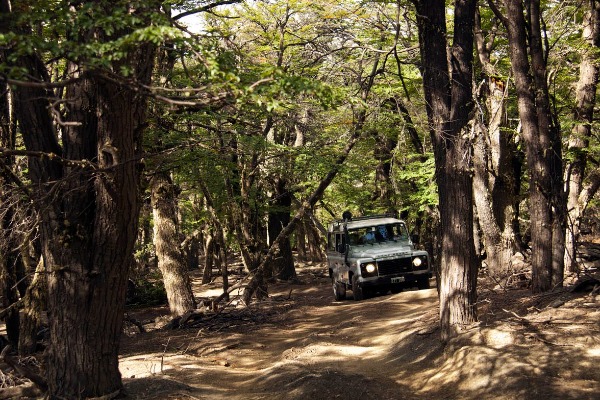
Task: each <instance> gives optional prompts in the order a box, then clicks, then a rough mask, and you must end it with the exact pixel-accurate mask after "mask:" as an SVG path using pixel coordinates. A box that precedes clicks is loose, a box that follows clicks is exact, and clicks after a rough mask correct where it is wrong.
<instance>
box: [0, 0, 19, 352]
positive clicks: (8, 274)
mask: <svg viewBox="0 0 600 400" xmlns="http://www.w3.org/2000/svg"><path fill="white" fill-rule="evenodd" d="M0 10H1V12H0V15H1V16H3V14H5V13H8V12H9V8H8V5H7V4H6V2H5V1H2V2H0ZM3 33H5V32H3ZM5 61H6V56H5V53H4V51H2V52H0V62H1V63H5ZM9 93H10V92H9V86H8V84H7V83H6V81H2V82H0V146H1V147H4V148H7V149H14V147H15V137H14V135H15V129H14V121H13V118H12V109H11V106H10V97H9V96H10V95H9ZM12 165H13V160H12V158H11V157H6V158H3V159H0V167H1V171H2V173H0V205H2V210H0V211H1V213H0V214H1V217H0V233H1V234H2V236H3V238H4V239H3V240H2V241H0V307H2V309H6V308H8V307H9V306H10V305H11V304H13V303H15V302H16V301H18V300H19V294H18V293H17V289H16V284H17V274H16V268H15V263H16V262H17V258H16V257H15V255H16V246H15V245H16V242H15V240H14V235H13V234H12V233H13V232H14V231H13V230H12V226H13V223H14V221H13V216H14V214H15V210H14V208H13V207H12V204H13V201H12V199H11V198H10V197H11V194H12V193H13V190H14V189H12V187H11V185H10V184H9V183H10V176H8V175H10V174H12V168H11V166H12ZM11 231H13V232H11ZM4 321H5V323H6V334H7V336H8V340H9V341H10V342H11V344H12V346H13V347H15V348H16V347H17V344H18V342H19V309H18V308H14V309H12V311H10V312H9V313H8V315H7V316H6V317H5V318H4Z"/></svg>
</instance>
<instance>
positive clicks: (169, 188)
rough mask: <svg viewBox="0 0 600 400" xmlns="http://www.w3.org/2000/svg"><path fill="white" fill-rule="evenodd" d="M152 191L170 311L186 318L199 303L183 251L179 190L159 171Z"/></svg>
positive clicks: (160, 263)
mask: <svg viewBox="0 0 600 400" xmlns="http://www.w3.org/2000/svg"><path fill="white" fill-rule="evenodd" d="M150 191H151V203H152V213H153V216H154V248H155V251H156V257H157V258H158V268H159V269H160V272H161V273H162V277H163V282H164V284H165V290H166V292H167V299H168V301H169V310H170V311H171V314H173V315H183V314H185V313H186V312H188V311H190V310H193V309H195V308H196V300H195V299H194V295H193V293H192V285H191V282H190V277H189V274H188V270H187V263H186V260H185V256H184V254H183V251H182V250H181V248H180V244H181V240H180V239H181V237H180V235H179V228H178V227H179V223H178V220H177V198H176V196H175V188H174V185H173V182H172V181H171V178H170V177H169V175H168V174H167V173H164V172H157V173H156V174H155V175H154V176H153V177H152V180H151V182H150Z"/></svg>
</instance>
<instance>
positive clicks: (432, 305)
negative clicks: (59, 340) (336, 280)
mask: <svg viewBox="0 0 600 400" xmlns="http://www.w3.org/2000/svg"><path fill="white" fill-rule="evenodd" d="M298 272H299V281H298V282H297V283H295V284H287V283H278V284H272V285H270V297H269V298H268V299H267V300H266V301H263V302H260V303H256V304H253V305H251V306H250V307H248V308H246V307H242V306H238V307H234V305H233V304H234V303H235V300H234V302H233V303H232V304H231V305H230V308H229V309H227V308H226V309H225V310H224V311H223V312H222V313H220V314H210V313H208V314H207V315H206V317H205V318H202V319H200V320H198V321H196V322H194V324H196V327H194V328H185V329H176V330H165V329H158V330H153V331H149V332H148V333H142V334H134V333H133V332H134V331H135V330H134V331H132V333H131V334H130V335H129V336H125V337H124V338H123V341H122V348H121V353H122V357H121V360H120V368H121V371H122V374H123V378H124V381H125V387H126V389H127V392H128V394H129V396H130V398H135V399H211V400H212V399H229V400H254V399H286V400H288V399H312V400H318V399H347V400H352V399H361V400H363V399H365V400H367V399H381V400H383V399H598V398H600V293H598V292H599V291H600V290H599V289H600V288H599V287H596V289H595V292H594V291H593V288H592V287H587V288H581V291H572V290H571V289H572V288H573V286H572V285H571V286H567V287H566V288H564V289H561V290H560V291H557V292H553V293H546V294H543V295H537V296H532V295H531V292H530V291H529V290H527V289H522V290H510V291H503V290H498V289H496V290H494V289H493V287H492V286H489V287H486V284H485V281H483V282H482V283H480V290H479V291H480V295H479V304H480V309H479V318H480V322H479V323H478V324H476V325H474V326H473V327H472V328H471V329H470V330H468V331H467V332H466V333H465V334H464V335H462V336H461V337H460V338H458V339H456V340H454V341H452V342H450V343H449V344H447V345H446V346H442V344H441V343H440V341H439V333H440V331H439V327H438V325H439V319H438V299H437V291H436V289H435V288H432V289H429V290H420V291H419V290H406V291H404V292H402V293H399V294H393V295H391V294H387V295H381V296H377V297H372V298H369V299H367V300H364V301H360V302H355V301H354V300H353V299H352V292H348V295H347V297H348V299H347V300H345V301H342V302H336V301H334V300H333V293H332V290H331V287H330V283H329V282H330V281H329V278H328V276H327V270H326V267H325V264H315V265H303V266H299V268H298ZM592 273H593V274H595V275H596V278H599V277H598V272H597V270H592ZM575 281H576V280H575V278H574V277H571V278H570V282H569V283H570V284H572V283H574V282H575ZM432 283H435V282H433V280H432ZM219 286H220V285H219V284H218V282H215V283H213V284H211V285H208V287H206V286H201V285H199V284H197V283H196V284H195V289H196V294H197V295H198V297H199V298H210V297H214V296H216V295H218V294H219V292H220V288H219ZM432 287H434V286H433V285H432ZM166 312H167V310H166V309H164V308H158V309H154V310H136V311H133V310H132V311H131V312H130V316H132V317H135V318H136V319H138V320H141V319H146V318H156V317H157V316H160V315H164V314H166ZM159 320H160V318H159Z"/></svg>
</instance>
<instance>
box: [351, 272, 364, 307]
mask: <svg viewBox="0 0 600 400" xmlns="http://www.w3.org/2000/svg"><path fill="white" fill-rule="evenodd" d="M352 294H353V295H354V300H356V301H359V300H364V299H365V292H364V291H363V288H361V287H360V285H359V284H358V277H357V276H356V275H354V276H352Z"/></svg>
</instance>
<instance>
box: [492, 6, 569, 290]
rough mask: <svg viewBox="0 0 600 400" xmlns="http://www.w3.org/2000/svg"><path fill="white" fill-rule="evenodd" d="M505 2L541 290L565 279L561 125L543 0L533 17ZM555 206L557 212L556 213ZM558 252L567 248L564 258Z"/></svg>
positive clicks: (531, 9)
mask: <svg viewBox="0 0 600 400" xmlns="http://www.w3.org/2000/svg"><path fill="white" fill-rule="evenodd" d="M490 4H491V5H493V3H491V2H490ZM504 5H505V7H506V17H504V16H502V15H500V14H499V12H498V10H497V9H495V7H493V8H494V9H495V12H496V13H497V15H498V16H499V18H501V20H502V21H503V23H504V25H505V26H506V28H507V31H508V42H509V51H510V55H511V65H512V71H513V75H514V81H515V87H516V90H517V102H518V105H519V116H520V119H521V124H522V128H523V139H524V142H525V145H526V154H527V166H528V170H529V178H530V182H529V209H530V226H531V247H532V290H533V292H534V293H539V292H544V291H548V290H550V289H551V288H552V287H553V285H559V284H562V268H561V265H562V262H563V258H562V257H563V253H562V251H564V250H563V248H562V247H563V246H564V233H562V234H561V226H562V223H563V221H562V218H563V217H564V213H563V212H562V210H563V201H562V194H561V191H562V185H561V184H560V180H561V179H562V171H560V169H561V160H560V154H561V152H560V138H559V137H558V128H557V127H555V126H553V123H552V117H551V111H550V103H549V98H548V87H547V84H546V66H545V61H544V54H543V49H542V44H541V30H540V15H539V1H535V0H534V1H528V2H527V6H528V16H529V18H528V19H526V18H525V15H524V11H525V10H524V8H523V3H522V2H521V1H520V0H504ZM526 27H529V31H526ZM529 57H531V62H530V60H529ZM532 88H533V90H532ZM557 179H558V181H557ZM553 207H554V208H555V210H556V213H553ZM557 249H560V251H558V250H557ZM558 253H560V254H561V256H560V260H558V257H557V254H558Z"/></svg>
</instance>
